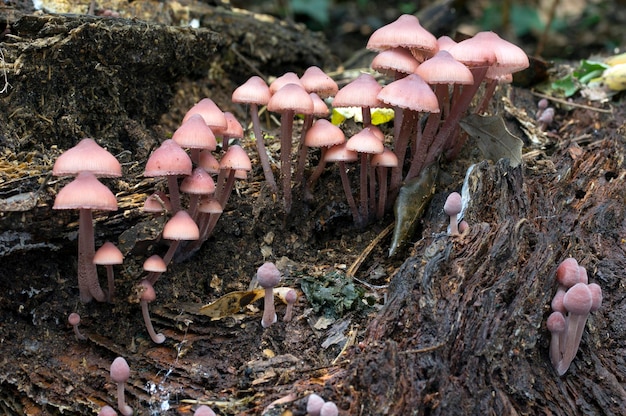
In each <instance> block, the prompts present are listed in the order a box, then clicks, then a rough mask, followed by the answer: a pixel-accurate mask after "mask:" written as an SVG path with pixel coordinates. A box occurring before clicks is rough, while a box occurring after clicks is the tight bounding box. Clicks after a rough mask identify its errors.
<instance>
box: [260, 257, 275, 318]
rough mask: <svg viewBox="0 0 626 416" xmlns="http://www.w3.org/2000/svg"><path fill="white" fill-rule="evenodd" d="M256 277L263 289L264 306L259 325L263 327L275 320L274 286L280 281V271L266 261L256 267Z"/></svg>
mask: <svg viewBox="0 0 626 416" xmlns="http://www.w3.org/2000/svg"><path fill="white" fill-rule="evenodd" d="M256 278H257V281H258V282H259V285H260V286H261V287H262V288H263V289H265V301H264V302H265V308H264V310H263V318H262V319H261V325H262V326H263V328H268V327H269V326H271V325H272V324H273V323H275V322H276V321H277V317H276V310H275V309H274V287H276V286H277V285H278V283H279V282H280V271H279V270H278V268H277V267H276V265H275V264H274V263H271V262H267V263H264V264H263V265H262V266H261V267H259V268H258V270H257V272H256Z"/></svg>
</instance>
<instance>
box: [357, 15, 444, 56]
mask: <svg viewBox="0 0 626 416" xmlns="http://www.w3.org/2000/svg"><path fill="white" fill-rule="evenodd" d="M366 47H367V49H369V50H374V51H383V50H385V49H390V48H397V47H405V48H408V49H409V50H410V51H411V53H412V54H413V56H415V58H416V59H417V60H418V61H420V62H422V61H424V60H425V59H428V58H429V57H431V56H433V55H434V54H435V53H436V52H437V48H438V47H439V46H438V44H437V38H436V37H435V36H434V35H433V34H432V33H430V32H429V31H428V30H426V29H424V28H423V27H422V25H421V24H420V22H419V19H418V18H417V17H415V16H414V15H411V14H403V15H402V16H400V17H398V19H397V20H395V21H394V22H391V23H389V24H388V25H385V26H383V27H381V28H379V29H377V30H375V31H374V33H372V35H371V36H370V38H369V40H368V41H367V46H366Z"/></svg>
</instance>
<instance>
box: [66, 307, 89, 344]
mask: <svg viewBox="0 0 626 416" xmlns="http://www.w3.org/2000/svg"><path fill="white" fill-rule="evenodd" d="M67 322H69V324H70V325H72V327H73V328H74V335H76V339H78V340H81V341H82V340H86V339H87V337H85V336H84V335H83V334H82V333H81V332H80V330H79V329H78V325H79V324H80V315H79V314H77V313H76V312H72V313H70V314H69V316H68V317H67Z"/></svg>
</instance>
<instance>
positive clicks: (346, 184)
mask: <svg viewBox="0 0 626 416" xmlns="http://www.w3.org/2000/svg"><path fill="white" fill-rule="evenodd" d="M346 143H347V142H344V143H342V144H338V145H335V146H333V147H331V148H330V149H328V150H327V151H326V154H325V155H324V161H325V162H337V167H338V168H339V176H340V177H341V184H342V185H343V192H344V193H345V194H346V199H347V201H348V206H349V207H350V211H352V219H353V220H354V223H355V224H359V225H360V224H362V219H361V214H359V210H358V208H357V206H356V202H355V201H354V196H353V195H352V188H351V187H350V179H349V178H348V174H347V173H346V162H356V161H357V160H358V159H359V156H358V154H357V153H356V152H354V151H352V150H348V149H347V148H346Z"/></svg>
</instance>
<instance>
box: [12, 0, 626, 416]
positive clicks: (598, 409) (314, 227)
mask: <svg viewBox="0 0 626 416" xmlns="http://www.w3.org/2000/svg"><path fill="white" fill-rule="evenodd" d="M135 3H136V2H131V3H130V4H135ZM196 6H197V8H196V9H193V13H191V16H192V17H198V18H199V19H201V20H202V25H203V27H205V28H204V29H198V30H192V29H189V28H178V27H172V26H168V25H166V24H158V23H154V24H153V23H150V24H147V23H145V22H143V21H139V20H132V19H129V20H125V19H106V18H95V17H88V16H75V15H64V16H59V15H37V16H35V15H21V14H19V13H5V11H4V9H0V11H2V14H1V15H0V18H1V19H2V20H1V21H0V23H3V24H5V25H6V24H8V26H10V29H11V33H10V34H8V35H4V37H3V38H2V39H0V40H1V41H2V43H0V48H2V51H3V53H4V60H5V63H4V64H3V68H6V69H7V74H8V77H9V78H8V79H9V82H10V83H11V86H12V88H11V89H10V90H9V92H8V93H3V94H0V134H1V135H2V136H1V137H0V146H1V147H2V152H3V153H2V155H1V157H0V172H1V173H2V179H3V182H2V183H1V184H0V198H1V199H0V219H1V221H0V257H2V265H3V269H2V270H0V311H1V313H0V369H1V373H0V413H6V414H29V415H30V414H32V415H42V414H58V413H63V414H80V415H84V414H88V413H90V412H91V413H93V412H95V411H97V410H98V409H99V408H100V407H101V406H103V405H104V404H111V403H114V401H115V399H114V398H113V397H114V396H113V392H114V391H115V386H114V385H113V384H112V383H111V382H110V380H109V377H108V371H109V365H110V363H111V361H112V359H113V358H115V356H118V355H119V356H124V357H126V358H127V360H128V361H129V363H130V365H131V368H132V377H131V381H130V383H129V386H128V393H127V398H128V400H129V401H130V403H131V405H132V406H133V407H135V408H136V409H138V411H139V412H143V414H147V413H148V412H151V413H154V414H159V413H161V414H167V413H168V410H167V409H165V410H164V408H165V407H167V406H165V404H167V405H168V406H172V409H174V410H169V412H170V413H176V414H191V413H192V411H193V406H195V405H196V404H197V402H196V401H195V400H200V401H210V402H211V404H212V405H216V406H217V407H218V408H219V410H220V412H221V413H223V414H239V415H241V414H250V415H253V414H254V415H258V414H261V413H262V411H263V409H264V408H265V407H266V406H267V405H268V404H269V403H271V402H272V401H273V400H276V399H281V398H289V400H286V401H287V402H289V404H288V405H286V406H285V407H289V408H293V411H294V413H295V414H296V415H302V414H304V411H303V409H304V402H305V399H304V398H305V396H306V395H307V394H308V393H310V392H311V391H320V390H323V393H324V397H325V398H326V399H333V400H334V401H336V402H337V403H338V404H339V405H340V407H341V409H342V412H343V414H349V415H384V414H388V415H410V414H417V415H474V414H497V415H537V414H555V415H574V414H576V415H578V414H590V415H591V414H593V415H596V414H607V415H620V414H623V412H624V410H623V409H625V408H626V393H625V391H624V385H625V384H626V362H625V361H624V357H625V354H624V352H625V351H626V325H624V324H623V322H624V321H625V319H626V305H625V302H626V296H624V289H625V283H624V278H623V275H624V269H625V267H626V261H625V260H624V259H625V257H624V254H625V253H624V244H625V243H624V241H625V240H624V238H625V237H624V236H626V224H625V222H624V221H625V218H626V204H625V200H624V189H626V183H625V182H626V169H625V166H624V154H625V152H624V146H625V144H626V143H625V140H624V134H625V133H626V131H625V127H624V125H623V124H622V123H623V120H624V112H623V109H622V108H623V107H622V108H620V107H619V106H615V114H614V115H613V116H612V117H611V118H608V117H606V118H594V117H595V115H593V114H592V115H590V114H589V113H587V112H583V111H573V112H570V113H567V117H568V119H569V120H572V123H571V124H568V123H565V122H564V123H563V126H564V127H563V128H562V129H561V130H560V132H559V134H560V135H561V136H562V137H568V138H573V137H577V136H578V137H582V139H580V140H578V141H579V142H581V143H580V145H579V144H577V142H576V141H573V140H572V141H567V142H562V143H559V144H557V145H556V149H555V150H554V153H552V154H550V155H547V154H544V153H542V152H535V153H534V154H533V156H527V158H526V162H525V164H524V165H523V166H521V167H519V168H516V169H511V168H508V167H507V165H506V163H504V162H498V163H496V164H493V163H489V162H482V163H480V164H479V165H477V166H476V167H475V168H474V170H473V172H472V174H471V175H470V176H469V179H468V184H469V185H468V189H469V191H470V192H469V195H470V197H471V199H470V203H469V207H468V210H467V212H466V213H465V219H466V220H467V221H468V222H469V224H470V230H469V232H468V233H467V234H465V235H462V236H458V237H450V236H447V235H445V234H442V231H443V229H444V228H445V227H444V226H443V224H445V222H446V220H447V219H446V218H444V216H443V214H442V212H441V207H442V206H443V201H444V200H445V197H446V195H445V194H446V193H447V192H444V191H443V190H442V191H439V193H438V194H437V195H435V197H434V198H433V201H432V202H431V205H430V208H429V209H428V212H427V214H426V217H425V219H424V221H423V224H424V229H423V236H424V237H423V238H422V239H421V240H420V241H418V242H417V243H416V244H415V246H414V247H413V249H412V251H411V253H410V255H409V256H407V259H406V261H405V262H404V263H403V265H402V266H401V267H400V268H399V270H398V271H397V273H396V274H395V275H394V277H393V278H392V280H391V284H390V286H389V291H388V301H387V303H386V304H385V306H384V307H383V308H382V310H380V312H379V313H377V314H376V315H375V316H374V318H373V321H371V323H370V324H369V326H368V328H367V330H366V331H365V333H363V334H360V333H358V328H355V329H354V332H355V334H358V338H357V340H358V341H361V342H357V345H356V346H354V347H352V348H350V349H349V350H348V352H347V354H345V355H340V358H341V359H339V360H338V361H337V363H336V364H332V358H331V359H328V357H329V356H333V357H334V356H335V355H338V354H339V352H340V349H339V351H334V350H332V348H330V349H327V350H326V349H325V350H322V349H321V348H320V344H321V343H322V336H321V335H320V333H321V331H318V330H313V329H312V328H311V327H312V325H310V324H309V322H308V321H307V319H308V317H307V316H303V315H304V312H303V309H305V308H310V305H309V304H308V303H307V301H306V300H301V301H300V303H299V305H297V307H298V308H299V311H300V312H301V316H300V319H296V320H295V321H294V322H293V323H291V324H289V325H288V326H287V325H286V324H284V323H281V322H279V323H278V324H277V325H276V326H272V327H271V328H270V329H268V330H265V331H264V330H263V329H262V328H261V327H260V325H259V319H260V314H258V316H255V315H254V313H255V312H254V311H248V312H247V313H246V314H242V316H237V317H233V318H232V319H228V320H223V321H220V322H211V321H210V320H209V319H207V318H206V317H202V316H197V315H194V313H193V312H194V308H196V309H197V307H198V305H202V304H203V303H206V302H207V300H208V299H209V298H210V297H212V299H215V298H216V297H217V296H218V295H220V294H224V293H227V292H229V291H232V290H235V289H239V290H241V289H242V287H243V288H245V287H246V286H247V284H248V283H249V277H250V276H251V275H252V274H253V273H251V270H254V269H255V268H256V265H258V264H260V263H261V262H262V261H264V258H263V257H264V256H265V253H263V254H261V250H259V247H261V246H262V245H263V244H264V245H265V246H262V247H264V248H267V247H270V252H271V251H272V250H274V251H273V252H271V255H272V256H274V257H276V258H281V257H282V256H287V255H289V256H293V257H294V258H295V257H297V258H298V259H299V261H301V262H303V263H304V262H305V261H306V262H307V267H309V268H310V269H314V268H316V267H319V268H320V269H321V268H322V266H328V267H329V268H332V267H333V265H334V264H337V263H338V264H341V263H344V264H345V263H346V262H348V261H352V260H353V257H354V253H358V252H360V250H363V248H364V247H363V246H365V245H367V242H368V241H372V240H374V238H375V237H376V234H377V231H375V230H376V227H380V228H383V227H382V226H380V225H379V224H375V225H372V226H371V227H369V228H368V229H366V230H355V229H353V228H350V226H349V225H347V224H349V220H347V221H346V220H345V218H346V216H345V215H344V220H342V219H341V218H342V211H341V210H340V209H336V207H337V206H340V203H338V202H328V201H331V200H333V195H332V194H333V193H334V194H336V195H341V192H340V191H339V189H340V182H339V180H338V177H337V176H334V177H333V179H334V182H333V179H331V180H328V181H327V182H326V183H325V185H328V186H324V187H322V186H319V188H327V189H323V191H326V194H325V195H326V197H327V199H328V201H325V202H324V204H320V205H319V207H317V208H315V211H314V212H311V211H313V209H309V208H308V207H303V206H304V204H301V205H300V206H299V210H296V213H295V214H294V215H296V217H293V216H292V217H289V218H286V217H283V216H282V214H280V213H276V212H275V211H273V210H272V209H273V207H274V203H273V201H271V199H270V198H267V196H265V197H264V194H263V192H262V186H261V185H259V183H260V182H261V181H262V180H261V179H258V178H259V177H260V176H261V175H260V171H259V170H257V172H256V173H257V179H258V180H257V182H256V183H253V184H250V185H249V186H248V187H247V188H243V189H242V190H240V191H241V194H242V195H243V196H236V198H237V197H238V199H236V202H237V203H238V204H239V205H237V206H236V208H232V206H231V210H230V211H228V212H226V213H225V214H224V216H223V220H221V221H222V222H221V224H222V225H221V227H222V228H221V230H220V231H222V232H223V233H222V234H220V236H219V238H216V243H215V244H212V245H211V247H210V249H209V250H205V251H202V252H200V253H199V255H198V256H197V257H196V258H194V260H193V262H189V263H185V264H181V265H178V266H174V267H173V268H172V269H173V270H171V271H168V275H167V277H166V278H164V279H162V280H160V281H159V287H158V288H157V292H158V296H159V300H158V301H156V302H154V303H153V304H151V314H153V317H154V320H155V325H156V326H157V330H158V331H160V332H163V333H164V334H165V335H166V336H167V338H168V340H167V341H166V342H165V343H164V344H162V345H159V346H155V345H153V344H152V343H150V341H149V340H147V339H146V337H145V331H144V330H143V327H142V323H141V315H140V313H139V307H138V305H137V304H136V303H134V302H136V300H137V296H136V293H134V292H133V290H134V288H135V284H136V283H137V282H138V280H139V277H140V276H141V264H142V262H143V260H144V259H145V254H147V253H149V254H152V253H153V252H154V251H153V250H152V249H153V248H154V247H155V246H156V245H157V242H155V240H156V239H157V238H158V235H159V232H160V230H161V229H162V225H163V222H162V221H163V219H151V218H148V217H147V216H146V215H144V214H142V213H141V212H140V209H139V207H140V206H141V204H142V203H143V200H144V198H145V196H146V195H147V194H148V193H149V192H151V191H152V190H153V187H154V183H153V182H148V181H144V180H142V178H141V173H142V169H143V166H144V165H145V159H146V157H147V155H148V154H149V153H150V151H151V149H152V148H154V146H155V145H156V144H158V143H159V142H160V141H162V139H163V138H164V137H166V136H167V134H168V133H166V131H168V132H170V133H171V131H172V130H173V129H172V127H173V126H175V125H176V123H178V122H179V121H180V119H181V117H182V113H183V112H184V111H185V109H186V108H189V107H190V106H191V104H193V102H195V101H197V100H198V99H199V98H203V97H204V96H208V95H210V94H208V92H209V91H212V92H214V94H215V95H216V96H217V97H218V98H219V97H221V98H223V102H224V103H225V102H227V101H228V97H229V94H230V92H231V91H232V89H233V88H232V87H233V86H234V85H236V83H238V82H241V81H243V80H244V79H245V78H247V77H249V76H250V75H252V74H253V73H254V70H255V69H258V70H259V71H260V72H262V73H264V74H276V75H279V74H281V73H282V72H284V71H285V70H296V71H297V70H299V69H304V68H305V67H307V66H309V65H311V64H317V65H320V66H324V64H325V62H326V59H327V57H326V48H325V46H324V45H323V44H321V43H317V39H318V38H317V37H316V36H313V35H310V34H309V33H308V32H305V31H302V30H301V28H299V27H293V26H289V25H285V24H282V23H278V22H276V21H275V20H272V19H265V20H264V19H261V18H260V17H258V16H254V15H250V14H241V13H236V12H234V11H232V10H228V9H225V8H223V7H212V6H209V5H202V4H200V5H196ZM166 23H167V22H166ZM0 28H2V26H0ZM223 109H224V110H226V109H227V107H224V108H223ZM563 111H564V112H565V110H563ZM615 120H619V121H617V124H616V122H615ZM568 125H571V126H572V129H571V130H568V127H567V126H568ZM598 131H600V132H602V137H598ZM85 136H94V137H96V138H98V139H99V142H100V143H101V144H104V145H105V146H106V147H108V148H109V150H111V151H112V152H113V153H115V154H117V156H118V158H119V159H120V161H122V162H123V164H124V176H123V179H120V180H109V181H108V184H110V185H111V186H112V188H114V189H115V190H116V194H117V196H118V201H119V205H120V210H119V212H118V213H116V214H113V215H111V216H109V217H107V218H104V219H103V218H102V217H98V219H97V220H96V230H97V233H98V234H97V239H98V241H99V242H102V240H104V239H105V237H106V238H109V237H111V236H115V237H117V236H120V237H119V240H118V243H119V245H120V246H122V247H124V249H123V251H124V252H125V253H129V255H128V257H127V260H126V262H125V264H124V266H123V268H121V267H120V268H119V269H118V270H117V271H118V272H120V273H119V275H117V276H118V280H117V282H119V290H118V291H117V293H119V294H120V295H119V298H118V299H117V300H116V301H115V303H114V304H112V305H110V304H96V303H91V304H88V305H80V304H79V303H78V301H77V294H76V290H75V286H76V285H75V270H74V267H75V266H74V264H75V260H76V259H75V254H76V250H75V248H76V247H75V243H74V241H73V240H74V237H73V234H74V232H75V230H76V224H75V223H72V221H74V222H75V220H76V214H72V213H67V214H60V213H56V212H53V211H52V210H51V208H50V207H51V205H52V201H53V199H54V193H55V192H56V191H57V190H58V189H59V188H60V186H61V182H56V179H50V180H49V181H48V182H46V180H45V178H46V175H47V172H48V171H49V170H50V168H51V166H52V163H53V162H54V159H55V158H56V157H57V156H58V154H60V152H61V151H62V150H65V149H67V148H68V147H70V146H72V145H74V144H75V143H76V142H77V141H78V140H79V139H80V138H82V137H85ZM585 138H586V139H585ZM275 152H276V151H275ZM452 169H453V168H452ZM329 176H330V175H329ZM458 176H462V173H460V174H458ZM451 181H452V182H453V181H454V179H452V180H451ZM41 185H43V187H42V188H41V191H40V192H37V189H39V187H40V186H41ZM259 189H261V190H259ZM346 213H347V210H344V212H343V214H346ZM336 218H340V219H339V220H335V219H336ZM347 218H349V213H347ZM333 221H336V222H333ZM342 221H343V222H342ZM319 230H322V231H323V232H324V233H327V232H330V235H331V237H327V236H324V237H321V235H322V231H319ZM274 233H275V234H276V236H274ZM344 235H345V236H344ZM273 240H275V241H276V243H275V244H273V243H272V241H273ZM305 249H308V250H309V252H308V253H305ZM386 251H387V247H382V248H380V250H379V254H378V259H377V261H378V262H381V263H385V265H387V262H389V263H388V264H390V266H389V267H388V268H390V269H393V268H394V267H395V266H394V264H393V261H394V260H393V259H392V260H390V259H387V258H386V257H385V255H384V254H382V255H381V254H380V252H382V253H386ZM251 253H252V254H251ZM569 256H572V257H575V258H576V259H577V260H578V262H579V263H580V264H582V265H583V266H585V267H586V268H587V270H588V271H589V275H590V280H591V281H594V282H597V283H599V284H600V286H601V287H602V289H603V291H604V293H605V299H604V304H603V306H602V308H601V309H600V310H599V311H597V312H595V313H594V314H592V316H591V318H590V319H589V321H588V323H587V328H586V331H585V334H584V337H583V341H582V344H581V349H580V351H579V353H578V355H577V357H576V359H575V360H574V362H573V364H572V366H571V367H570V369H569V371H568V372H567V373H566V374H565V375H564V376H563V377H558V376H557V375H556V373H555V372H554V371H553V369H552V368H551V366H550V363H549V358H548V343H549V333H548V332H547V330H546V329H545V319H546V318H547V316H548V314H549V304H550V299H551V298H552V296H553V295H554V293H555V291H556V283H555V281H554V273H555V270H556V267H557V265H558V263H559V262H560V261H561V260H563V259H564V258H565V257H569ZM233 260H234V261H233ZM398 261H402V260H398ZM325 262H327V263H325ZM372 268H375V267H374V266H372ZM120 269H121V270H120ZM216 270H219V271H220V273H221V274H220V275H219V276H218V273H217V272H216ZM297 281H298V275H297V274H295V273H294V274H293V275H291V276H288V283H290V284H294V285H295V282H297ZM74 310H79V311H80V312H81V313H82V314H83V323H82V325H84V329H83V332H84V333H86V335H87V337H88V341H86V342H75V340H74V338H73V333H72V331H71V328H70V327H69V326H68V325H67V324H66V318H67V314H68V313H69V312H71V311H74ZM257 312H258V311H257ZM346 319H347V321H346V322H350V321H349V319H350V317H349V316H348V318H346ZM355 321H356V319H355ZM324 334H326V333H324ZM356 336H357V335H355V337H356ZM344 341H345V339H344ZM335 346H336V345H335ZM266 350H271V351H270V352H271V353H272V354H269V353H267V354H266V353H265V352H266ZM329 351H330V352H329ZM261 352H263V353H261ZM333 353H334V354H333ZM273 354H274V355H275V356H273V357H270V355H273ZM321 386H323V388H322V387H321ZM183 399H184V400H186V401H184V400H183Z"/></svg>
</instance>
